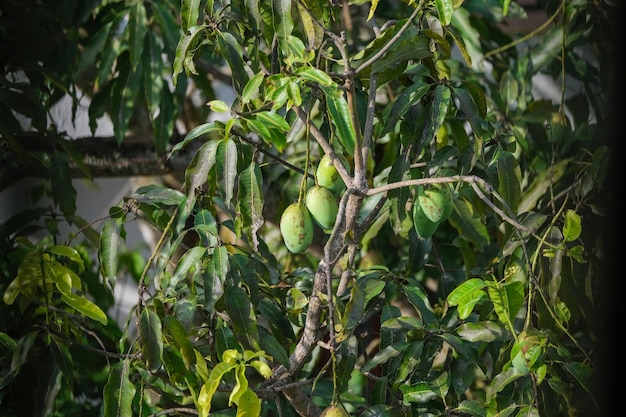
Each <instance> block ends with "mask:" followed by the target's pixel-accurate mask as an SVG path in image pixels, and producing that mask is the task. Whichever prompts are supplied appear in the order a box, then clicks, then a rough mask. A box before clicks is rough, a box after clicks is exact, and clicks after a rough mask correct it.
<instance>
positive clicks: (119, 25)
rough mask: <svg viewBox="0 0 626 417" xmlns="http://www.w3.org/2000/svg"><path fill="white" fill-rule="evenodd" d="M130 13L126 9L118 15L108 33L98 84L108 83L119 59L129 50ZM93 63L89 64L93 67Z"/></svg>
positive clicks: (99, 69)
mask: <svg viewBox="0 0 626 417" xmlns="http://www.w3.org/2000/svg"><path fill="white" fill-rule="evenodd" d="M129 12H130V10H129V9H124V10H122V11H121V12H120V13H118V14H117V16H116V17H115V20H114V21H113V24H112V26H111V29H110V30H109V31H108V36H107V38H106V42H105V43H104V48H103V49H102V54H101V57H100V61H99V62H98V67H97V69H98V73H97V75H96V78H95V81H96V84H101V85H104V84H106V83H107V82H108V80H109V76H110V75H111V72H112V70H113V65H114V64H115V62H116V60H117V58H118V57H119V56H120V55H121V54H122V52H124V51H125V50H126V49H128V22H129V20H130V17H129ZM93 62H95V61H93ZM93 62H91V63H88V64H89V65H91V64H92V63H93Z"/></svg>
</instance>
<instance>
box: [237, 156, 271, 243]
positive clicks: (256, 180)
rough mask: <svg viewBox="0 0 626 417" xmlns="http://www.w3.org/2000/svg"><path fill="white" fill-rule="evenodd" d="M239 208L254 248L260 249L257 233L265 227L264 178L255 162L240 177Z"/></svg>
mask: <svg viewBox="0 0 626 417" xmlns="http://www.w3.org/2000/svg"><path fill="white" fill-rule="evenodd" d="M238 200H239V208H240V210H241V216H242V220H243V224H244V225H245V228H246V229H247V230H248V231H249V235H250V237H251V238H252V246H253V248H254V249H255V250H257V249H258V246H259V239H258V235H257V232H258V231H259V229H260V228H261V226H263V221H264V219H263V204H264V200H265V199H264V198H263V176H262V174H261V169H260V168H259V166H258V165H257V164H256V163H254V161H253V162H251V163H250V165H249V166H248V167H247V168H246V169H244V170H243V171H242V172H241V174H240V176H239V198H238Z"/></svg>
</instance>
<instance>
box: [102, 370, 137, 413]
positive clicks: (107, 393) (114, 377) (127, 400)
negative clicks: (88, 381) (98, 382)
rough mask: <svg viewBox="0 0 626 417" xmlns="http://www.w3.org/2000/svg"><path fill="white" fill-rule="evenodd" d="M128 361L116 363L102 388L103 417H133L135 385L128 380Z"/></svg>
mask: <svg viewBox="0 0 626 417" xmlns="http://www.w3.org/2000/svg"><path fill="white" fill-rule="evenodd" d="M129 375H130V360H129V359H125V360H123V361H121V362H118V363H116V364H115V365H114V366H113V368H112V369H111V372H110V373H109V378H108V380H107V383H106V385H105V386H104V401H103V405H104V408H103V413H104V417H133V415H134V414H133V409H132V403H133V398H134V397H135V392H136V388H135V385H134V384H133V383H132V382H131V381H130V379H129Z"/></svg>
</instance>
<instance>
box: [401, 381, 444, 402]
mask: <svg viewBox="0 0 626 417" xmlns="http://www.w3.org/2000/svg"><path fill="white" fill-rule="evenodd" d="M400 392H402V403H403V404H405V405H409V404H411V403H415V402H417V403H426V402H428V401H430V400H433V399H435V398H437V393H436V392H434V391H433V390H432V389H430V387H429V386H428V383H426V382H418V383H417V384H413V385H409V384H404V385H401V386H400Z"/></svg>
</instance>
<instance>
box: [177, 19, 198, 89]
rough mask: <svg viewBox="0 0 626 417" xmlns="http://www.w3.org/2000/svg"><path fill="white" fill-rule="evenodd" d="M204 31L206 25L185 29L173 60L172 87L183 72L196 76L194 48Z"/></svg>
mask: <svg viewBox="0 0 626 417" xmlns="http://www.w3.org/2000/svg"><path fill="white" fill-rule="evenodd" d="M205 29H206V25H194V26H191V27H190V28H188V29H187V31H186V32H185V35H184V36H183V37H181V38H180V40H179V41H178V43H177V46H176V57H175V58H174V72H173V74H172V79H173V80H174V85H176V84H177V81H178V76H179V75H180V74H182V73H183V71H185V72H186V73H188V72H190V73H192V74H196V75H197V74H198V71H196V68H195V65H194V64H193V58H194V51H195V46H196V44H197V43H198V38H199V36H200V35H201V34H202V32H203V31H204V30H205Z"/></svg>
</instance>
